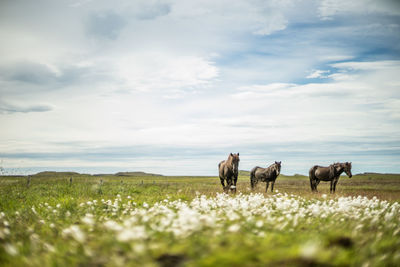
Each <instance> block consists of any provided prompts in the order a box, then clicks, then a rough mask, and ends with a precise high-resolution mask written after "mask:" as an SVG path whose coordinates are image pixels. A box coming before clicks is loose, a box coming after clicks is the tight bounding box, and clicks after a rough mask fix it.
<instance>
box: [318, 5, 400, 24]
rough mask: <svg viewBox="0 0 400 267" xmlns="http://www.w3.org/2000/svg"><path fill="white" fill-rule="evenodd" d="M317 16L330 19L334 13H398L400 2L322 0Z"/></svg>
mask: <svg viewBox="0 0 400 267" xmlns="http://www.w3.org/2000/svg"><path fill="white" fill-rule="evenodd" d="M318 12H319V16H320V17H321V19H323V20H330V19H332V17H334V16H336V15H343V14H346V13H348V14H353V15H354V14H356V15H364V14H374V13H375V14H385V15H400V4H399V2H398V1H394V0H367V1H365V0H357V1H346V0H339V1H338V0H323V1H321V2H320V5H319V7H318Z"/></svg>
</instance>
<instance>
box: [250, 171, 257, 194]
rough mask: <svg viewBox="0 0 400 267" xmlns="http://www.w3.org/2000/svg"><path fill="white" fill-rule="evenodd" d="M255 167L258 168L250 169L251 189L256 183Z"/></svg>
mask: <svg viewBox="0 0 400 267" xmlns="http://www.w3.org/2000/svg"><path fill="white" fill-rule="evenodd" d="M257 169H258V167H254V168H253V169H252V170H251V171H250V186H251V189H254V187H255V185H256V170H257Z"/></svg>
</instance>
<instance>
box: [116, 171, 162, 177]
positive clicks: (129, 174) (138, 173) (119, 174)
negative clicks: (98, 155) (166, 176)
mask: <svg viewBox="0 0 400 267" xmlns="http://www.w3.org/2000/svg"><path fill="white" fill-rule="evenodd" d="M114 175H115V176H163V175H161V174H155V173H147V172H117V173H116V174H114Z"/></svg>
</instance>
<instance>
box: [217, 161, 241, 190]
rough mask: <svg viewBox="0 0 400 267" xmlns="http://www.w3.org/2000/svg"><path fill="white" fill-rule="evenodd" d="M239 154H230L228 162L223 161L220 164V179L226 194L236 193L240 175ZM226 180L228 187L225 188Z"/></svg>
mask: <svg viewBox="0 0 400 267" xmlns="http://www.w3.org/2000/svg"><path fill="white" fill-rule="evenodd" d="M239 161H240V159H239V153H237V154H232V153H230V154H229V156H228V159H227V160H223V161H221V162H220V163H219V164H218V171H219V179H220V180H221V184H222V188H223V189H224V191H225V192H227V191H229V189H230V190H231V191H232V192H236V182H237V179H238V174H239ZM225 180H226V186H225Z"/></svg>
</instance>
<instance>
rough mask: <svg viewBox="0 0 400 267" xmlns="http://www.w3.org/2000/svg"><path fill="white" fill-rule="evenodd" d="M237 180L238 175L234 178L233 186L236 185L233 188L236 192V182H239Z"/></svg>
mask: <svg viewBox="0 0 400 267" xmlns="http://www.w3.org/2000/svg"><path fill="white" fill-rule="evenodd" d="M237 180H238V178H237V177H235V178H234V179H233V186H234V187H235V188H233V192H234V193H236V183H237Z"/></svg>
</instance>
